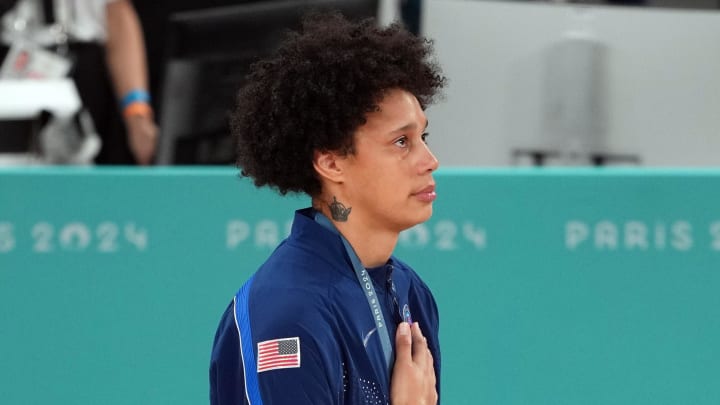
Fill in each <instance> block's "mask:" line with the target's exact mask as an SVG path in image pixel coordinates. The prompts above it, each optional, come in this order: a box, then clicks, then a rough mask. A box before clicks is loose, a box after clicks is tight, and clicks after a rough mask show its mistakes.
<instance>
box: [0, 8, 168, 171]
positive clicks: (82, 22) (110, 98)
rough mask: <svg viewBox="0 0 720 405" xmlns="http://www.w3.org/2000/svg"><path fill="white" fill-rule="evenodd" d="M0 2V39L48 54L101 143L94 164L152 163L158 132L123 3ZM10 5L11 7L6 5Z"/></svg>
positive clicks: (135, 30)
mask: <svg viewBox="0 0 720 405" xmlns="http://www.w3.org/2000/svg"><path fill="white" fill-rule="evenodd" d="M0 1H3V2H4V3H3V5H2V7H0V11H1V10H3V9H4V10H5V11H6V12H5V13H4V14H3V16H2V41H3V43H4V44H5V45H7V46H18V45H19V44H29V46H31V47H33V46H35V47H38V48H42V49H50V50H52V51H53V52H55V53H56V55H57V56H58V57H60V58H65V59H67V60H68V61H69V62H71V64H72V68H71V71H70V76H71V77H72V79H73V81H74V82H75V85H76V87H77V89H78V93H79V96H80V99H81V101H82V104H83V106H84V108H86V109H87V110H88V111H89V112H90V115H91V116H92V119H93V122H94V125H95V128H96V129H97V132H98V133H99V134H100V136H101V139H102V148H101V150H100V152H99V154H98V156H97V157H96V159H95V161H96V163H99V164H142V165H147V164H150V163H151V162H152V159H153V156H154V154H155V148H156V143H157V134H158V128H157V126H156V125H155V121H154V114H153V110H152V108H151V106H150V95H149V92H148V83H147V82H148V78H147V75H148V74H147V65H146V55H145V46H144V40H143V35H142V31H141V29H140V25H139V22H138V18H137V15H136V13H135V10H134V8H133V5H132V3H131V2H130V1H129V0H16V1H7V0H0ZM11 3H12V4H11Z"/></svg>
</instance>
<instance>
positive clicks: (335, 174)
mask: <svg viewBox="0 0 720 405" xmlns="http://www.w3.org/2000/svg"><path fill="white" fill-rule="evenodd" d="M344 159H345V157H344V156H340V155H338V154H337V153H335V152H329V151H315V153H314V155H313V167H314V168H315V171H316V172H317V173H318V175H319V176H320V179H321V181H322V180H323V179H324V180H327V181H329V182H332V183H341V182H342V181H343V165H342V162H341V160H344Z"/></svg>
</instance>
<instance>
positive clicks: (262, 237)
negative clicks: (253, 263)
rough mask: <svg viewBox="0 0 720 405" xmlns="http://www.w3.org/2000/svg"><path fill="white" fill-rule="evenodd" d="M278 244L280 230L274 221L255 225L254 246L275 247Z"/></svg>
mask: <svg viewBox="0 0 720 405" xmlns="http://www.w3.org/2000/svg"><path fill="white" fill-rule="evenodd" d="M278 243H280V230H279V229H278V224H277V223H276V222H274V221H270V220H263V221H260V222H258V223H257V225H255V246H256V247H263V246H265V247H275V246H277V244H278Z"/></svg>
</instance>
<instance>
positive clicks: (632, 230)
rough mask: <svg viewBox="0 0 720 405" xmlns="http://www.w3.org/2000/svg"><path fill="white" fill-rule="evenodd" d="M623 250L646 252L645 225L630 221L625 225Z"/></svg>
mask: <svg viewBox="0 0 720 405" xmlns="http://www.w3.org/2000/svg"><path fill="white" fill-rule="evenodd" d="M625 248H627V249H628V250H633V249H635V248H639V249H641V250H647V248H648V240H647V227H646V226H645V224H643V223H642V222H639V221H630V222H628V223H626V224H625Z"/></svg>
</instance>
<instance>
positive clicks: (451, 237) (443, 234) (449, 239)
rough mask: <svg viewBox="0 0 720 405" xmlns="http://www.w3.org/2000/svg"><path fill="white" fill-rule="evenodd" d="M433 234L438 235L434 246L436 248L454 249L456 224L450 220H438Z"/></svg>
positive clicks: (455, 247) (455, 246)
mask: <svg viewBox="0 0 720 405" xmlns="http://www.w3.org/2000/svg"><path fill="white" fill-rule="evenodd" d="M435 234H436V235H437V236H438V240H437V242H435V247H436V248H437V249H438V250H455V249H457V245H456V244H455V236H456V235H457V225H455V223H454V222H452V221H440V222H438V223H437V224H435Z"/></svg>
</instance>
